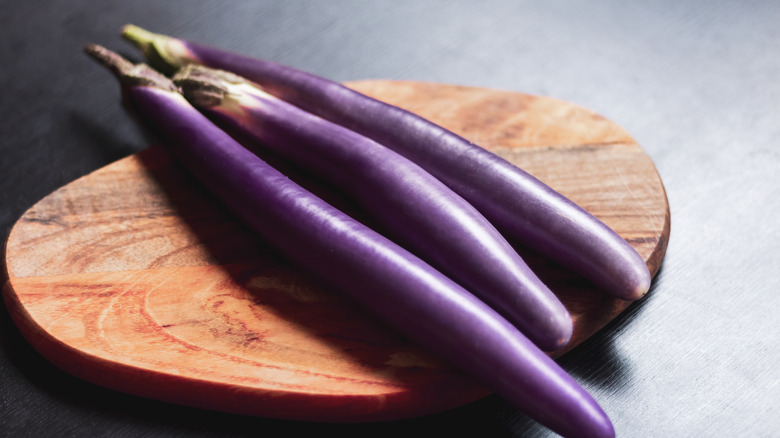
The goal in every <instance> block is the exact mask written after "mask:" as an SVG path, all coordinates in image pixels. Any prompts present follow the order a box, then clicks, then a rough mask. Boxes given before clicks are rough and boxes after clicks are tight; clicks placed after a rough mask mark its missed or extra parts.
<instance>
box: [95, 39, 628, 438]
mask: <svg viewBox="0 0 780 438" xmlns="http://www.w3.org/2000/svg"><path fill="white" fill-rule="evenodd" d="M85 51H86V52H87V53H88V54H90V55H91V56H92V57H94V58H95V59H96V60H98V61H99V62H101V63H102V64H104V65H106V66H107V67H109V68H110V69H111V70H112V72H113V73H114V74H115V75H116V76H117V77H118V79H119V80H120V82H121V83H122V85H123V87H122V88H123V97H124V98H125V99H126V100H127V101H128V102H127V103H128V105H130V107H131V108H132V109H133V110H134V113H135V115H136V116H137V117H138V118H139V120H141V121H142V122H143V124H144V126H146V127H147V128H149V129H150V131H151V132H153V133H155V134H156V135H157V136H159V138H160V140H162V141H163V145H165V147H167V148H169V149H170V151H171V152H172V153H173V154H174V155H175V156H176V157H177V158H178V159H179V160H180V161H181V162H182V163H183V164H184V165H185V166H186V167H187V168H188V169H189V170H190V171H191V172H192V173H193V174H194V175H195V176H196V177H197V178H198V179H199V180H200V181H201V182H202V183H203V184H204V186H205V187H207V188H208V189H209V190H210V191H212V192H213V193H214V194H215V195H216V196H217V197H218V198H219V199H221V200H222V201H223V202H224V203H225V205H226V206H227V207H228V208H229V209H230V210H231V211H232V212H233V213H234V214H235V215H236V216H237V217H238V218H240V219H241V220H243V221H244V222H245V223H246V224H247V225H248V226H249V227H250V228H251V229H253V230H254V231H255V232H257V233H258V234H259V235H260V236H261V237H263V238H264V239H266V240H267V241H268V242H270V243H271V244H273V245H274V246H276V247H277V248H278V249H279V250H280V251H281V252H282V253H283V254H285V255H286V256H287V257H288V259H289V260H291V261H292V262H294V263H296V264H297V265H298V266H299V267H301V268H302V269H306V270H308V271H310V272H312V273H313V274H314V275H315V276H317V277H318V278H320V279H321V280H322V281H324V282H325V283H328V284H330V285H331V286H333V287H334V289H335V290H339V291H341V292H343V293H344V294H345V295H347V296H348V297H351V298H352V299H354V300H355V301H357V302H358V303H359V304H361V305H362V306H363V307H364V308H365V309H367V310H368V311H370V312H372V313H373V315H374V316H376V317H377V318H379V319H381V320H383V321H385V323H387V324H388V325H390V326H392V327H394V328H395V329H397V330H398V331H399V332H400V333H402V334H404V335H405V336H407V337H408V338H409V339H411V340H413V341H416V342H418V343H419V344H420V345H422V346H423V347H426V348H428V349H429V350H430V351H432V352H433V353H435V354H438V355H439V356H440V357H442V358H443V359H445V360H448V361H449V362H450V363H452V364H453V365H454V366H458V367H460V368H461V369H462V370H463V371H465V372H466V373H468V374H470V375H471V376H473V377H474V378H475V379H477V380H478V381H479V382H481V383H482V384H483V385H485V386H486V387H487V388H490V389H491V390H493V391H495V392H496V393H497V394H498V395H500V396H502V397H504V398H505V399H506V400H507V401H508V402H510V403H512V404H513V405H514V406H515V407H516V408H518V409H519V410H521V411H523V412H526V413H527V414H528V415H529V416H530V417H531V418H534V419H536V420H537V421H539V422H540V423H541V424H543V425H545V426H547V427H549V428H550V429H551V430H553V431H555V432H557V433H559V434H561V435H563V436H569V437H594V438H595V437H599V438H600V437H614V434H615V432H614V428H613V426H612V424H611V422H610V421H609V419H608V417H607V416H606V414H605V413H604V412H603V410H602V409H601V408H600V407H599V406H598V404H597V403H596V401H595V400H594V399H593V398H592V397H591V396H590V395H589V394H588V393H587V392H586V391H585V390H584V389H583V388H582V387H580V386H579V385H578V384H577V383H576V382H575V381H574V379H572V378H571V377H570V376H569V375H568V374H566V372H565V371H564V370H563V369H562V368H560V366H558V365H557V364H556V363H555V361H553V360H552V359H550V358H549V357H548V356H547V355H546V354H545V353H544V352H542V351H541V350H540V349H539V348H538V347H536V346H535V345H534V344H533V343H532V342H531V341H530V340H528V339H527V338H526V337H525V336H524V335H523V334H522V333H520V332H519V331H518V330H517V329H516V328H515V327H514V326H512V325H511V324H510V323H509V322H508V321H507V320H506V319H504V318H503V317H502V316H500V315H499V314H498V313H496V312H495V311H494V310H493V309H491V308H490V307H488V306H487V305H486V304H484V303H483V302H482V301H480V300H478V299H477V298H476V297H474V296H473V295H472V294H470V293H469V292H467V291H466V290H465V289H463V288H462V287H460V286H459V285H457V284H456V283H455V282H453V281H452V280H450V279H449V278H448V277H446V276H444V275H442V274H441V273H440V272H438V271H436V270H435V269H433V268H432V267H431V266H430V265H428V264H426V263H425V262H423V261H422V260H420V259H419V258H417V257H415V256H414V255H412V254H411V253H409V252H408V251H406V250H404V249H403V248H401V247H400V246H398V245H396V244H395V243H393V242H392V241H390V240H388V239H387V238H385V237H383V236H381V235H380V234H378V233H376V232H375V231H373V230H371V229H370V228H368V227H366V226H364V225H362V224H361V223H359V222H357V221H356V220H354V219H352V218H351V217H349V216H347V215H346V214H344V213H342V212H341V211H339V210H337V209H335V208H333V207H332V206H330V205H329V204H327V203H325V202H324V201H322V200H321V199H319V198H317V197H316V196H314V195H313V194H312V193H311V192H308V191H306V190H305V189H303V188H302V187H301V186H299V185H297V184H295V183H294V182H292V181H291V180H290V179H289V178H287V177H286V176H284V175H283V174H281V173H280V172H278V171H277V170H276V169H274V168H272V167H271V166H269V165H268V164H267V163H265V162H264V161H262V160H261V159H260V158H258V157H257V156H256V155H254V154H252V153H251V152H250V151H248V150H247V149H245V148H244V147H242V146H241V145H239V144H238V143H236V142H235V141H234V140H233V139H232V138H231V137H230V136H229V135H227V134H226V133H225V132H224V131H222V130H221V129H219V128H218V127H217V126H216V125H214V124H213V123H211V122H210V121H209V120H208V119H207V118H206V117H205V116H203V115H202V114H201V113H200V112H198V111H197V110H196V109H195V108H194V107H192V106H191V105H190V104H189V103H188V102H187V101H186V99H184V97H183V96H181V95H180V94H179V93H177V92H176V91H172V90H170V89H168V86H167V85H165V84H164V83H162V84H159V85H158V84H155V83H154V82H151V83H149V82H145V83H138V82H137V81H133V80H129V79H128V77H127V75H126V74H125V73H126V71H125V67H126V64H123V63H120V62H118V61H117V59H118V58H121V57H119V55H116V54H114V53H112V52H108V51H107V50H106V49H104V48H102V47H100V46H96V45H90V46H87V47H86V48H85ZM131 66H132V65H131ZM133 67H137V66H133ZM141 75H142V76H143V74H141Z"/></svg>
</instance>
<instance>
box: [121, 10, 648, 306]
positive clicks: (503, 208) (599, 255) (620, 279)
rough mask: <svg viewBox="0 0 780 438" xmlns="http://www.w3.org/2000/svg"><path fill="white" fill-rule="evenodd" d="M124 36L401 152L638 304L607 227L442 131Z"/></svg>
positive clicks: (311, 86)
mask: <svg viewBox="0 0 780 438" xmlns="http://www.w3.org/2000/svg"><path fill="white" fill-rule="evenodd" d="M122 35H123V37H125V38H126V39H127V40H129V41H130V42H132V43H133V44H135V45H136V46H137V47H139V48H140V49H141V50H142V51H143V52H144V54H145V56H146V57H147V59H149V60H150V62H153V65H155V66H159V67H160V68H164V69H167V70H176V69H178V68H180V67H181V66H183V65H186V64H191V63H195V64H202V65H205V66H207V67H212V68H216V69H221V70H227V71H230V72H233V73H235V74H238V75H240V76H243V77H245V78H247V79H249V80H251V81H253V82H256V83H257V84H259V85H260V86H262V87H263V89H265V90H266V91H267V92H269V93H270V94H273V95H275V96H277V97H279V98H281V99H283V100H285V101H288V102H290V103H292V104H294V105H296V106H299V107H301V108H303V109H304V110H306V111H309V112H311V113H314V114H316V115H318V116H320V117H323V118H325V119H327V120H330V121H332V122H334V123H337V124H339V125H342V126H345V127H347V128H349V129H352V130H354V131H357V132H359V133H360V134H362V135H365V136H367V137H370V138H372V139H373V140H375V141H377V142H379V143H381V144H383V145H385V146H387V147H389V148H391V149H393V150H395V151H397V152H399V153H400V154H401V155H404V156H406V157H407V158H409V159H411V160H412V161H414V162H416V163H417V164H419V165H421V166H422V167H423V168H425V169H426V170H427V171H429V172H430V173H431V174H433V175H434V176H435V177H437V178H439V179H440V180H442V181H443V182H444V183H445V184H447V185H449V186H450V187H451V188H452V189H453V190H454V191H455V192H457V193H458V194H460V195H461V196H463V197H464V198H465V199H466V200H467V201H469V202H470V203H471V204H472V205H474V206H475V207H476V208H477V209H478V210H479V211H480V212H481V213H482V214H483V215H484V216H485V217H486V218H487V219H488V220H490V221H491V222H492V223H493V224H494V225H495V226H496V227H497V228H498V229H499V230H500V231H501V232H502V233H504V234H505V235H506V236H507V237H508V238H510V239H512V240H515V241H517V242H518V243H520V244H522V245H524V246H527V247H529V248H531V249H533V250H534V251H536V252H538V253H540V254H543V255H544V256H546V257H549V258H550V259H552V260H555V261H557V262H558V263H560V264H562V265H563V266H566V267H568V268H569V269H571V270H573V271H575V272H577V273H579V274H580V275H582V276H583V277H585V278H587V279H588V280H590V281H591V282H592V283H593V284H595V285H596V286H597V287H599V288H600V289H601V290H602V291H604V292H605V293H607V294H610V295H613V296H615V297H617V298H621V299H624V300H636V299H639V298H641V297H642V296H644V294H645V293H646V292H647V291H648V290H649V288H650V284H651V281H652V276H651V274H650V271H649V270H648V268H647V265H646V263H645V261H644V260H643V259H642V257H641V256H639V254H637V252H636V251H635V250H634V249H633V247H631V245H630V244H628V243H627V242H626V241H625V240H624V239H623V238H622V237H620V235H618V234H617V233H616V232H615V231H614V230H612V229H610V228H609V227H608V226H606V225H605V224H604V223H603V222H601V221H600V220H599V219H598V218H596V217H595V216H593V215H591V214H590V213H588V212H587V211H586V210H585V209H583V208H581V207H580V206H578V205H577V204H575V203H574V202H572V201H571V200H569V199H567V198H566V197H564V196H563V195H561V194H560V193H558V192H556V191H555V190H553V189H552V188H550V187H549V186H547V185H546V184H544V183H542V182H541V181H539V180H538V179H537V178H535V177H533V176H532V175H530V174H528V173H527V172H525V171H523V170H522V169H520V168H518V167H517V166H515V165H513V164H512V163H510V162H508V161H507V160H505V159H503V158H501V157H499V156H498V155H496V154H493V153H491V152H489V151H487V150H485V149H484V148H482V147H479V146H478V145H475V144H473V143H471V142H470V141H468V140H466V139H464V138H463V137H461V136H459V135H457V134H455V133H453V132H451V131H448V130H446V129H444V128H442V127H441V126H438V125H436V124H434V123H432V122H430V121H428V120H426V119H423V118H421V117H419V116H417V115H415V114H413V113H411V112H409V111H406V110H403V109H401V108H398V107H396V106H393V105H389V104H387V103H384V102H381V101H378V100H376V99H373V98H371V97H369V96H366V95H364V94H361V93H359V92H357V91H355V90H352V89H350V88H348V87H346V86H344V85H342V84H339V83H337V82H334V81H330V80H328V79H325V78H322V77H319V76H316V75H313V74H310V73H307V72H304V71H301V70H297V69H294V68H292V67H288V66H285V65H281V64H278V63H274V62H271V61H266V60H261V59H256V58H252V57H248V56H243V55H239V54H236V53H232V52H228V51H225V50H221V49H217V48H214V47H210V46H206V45H202V44H198V43H195V42H192V41H185V40H181V39H177V38H173V37H169V36H166V35H161V34H156V33H152V32H149V31H146V30H143V29H141V28H139V27H137V26H133V25H127V26H125V27H124V28H123V30H122ZM465 175H469V176H468V177H466V176H465ZM540 206H544V207H543V208H540Z"/></svg>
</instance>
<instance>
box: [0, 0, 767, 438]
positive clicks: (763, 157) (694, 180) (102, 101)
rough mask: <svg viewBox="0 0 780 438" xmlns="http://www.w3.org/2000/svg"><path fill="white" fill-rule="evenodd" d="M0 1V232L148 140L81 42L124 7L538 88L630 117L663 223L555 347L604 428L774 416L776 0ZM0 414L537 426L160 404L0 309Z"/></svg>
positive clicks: (386, 65) (31, 423)
mask: <svg viewBox="0 0 780 438" xmlns="http://www.w3.org/2000/svg"><path fill="white" fill-rule="evenodd" d="M626 3H628V2H621V1H601V2H574V1H558V2H549V3H547V4H541V3H537V2H515V1H512V2H510V1H506V2H499V1H488V0H480V1H473V2H465V1H459V2H442V1H428V2H420V1H411V0H404V1H397V0H395V1H382V2H359V1H329V2H314V1H310V2H305V1H281V0H280V1H265V2H252V3H250V2H246V3H243V2H242V3H238V2H234V3H230V4H228V3H227V2H184V1H175V2H155V1H138V2H118V1H114V2H90V1H83V0H80V1H73V0H71V1H67V2H55V1H35V2H10V1H4V2H3V4H2V6H3V8H2V11H3V12H2V15H0V60H1V61H0V63H1V65H2V66H1V67H0V92H2V103H0V111H2V115H1V116H0V148H2V149H1V150H2V155H0V157H1V158H0V206H1V208H0V232H1V233H2V237H3V240H4V239H5V236H6V235H7V232H8V230H9V229H10V226H11V225H12V224H13V222H14V221H15V220H16V219H17V218H18V217H19V216H20V215H21V214H22V213H23V212H24V210H25V209H26V208H28V207H30V206H31V205H33V204H34V203H35V202H37V201H38V200H39V199H40V198H42V197H43V196H45V195H46V194H47V193H49V192H51V191H53V190H55V189H57V188H58V187H60V186H61V185H63V184H65V183H67V182H69V181H72V180H74V179H75V178H77V177H79V176H81V175H84V174H86V173H88V172H90V171H92V170H95V169H97V168H100V167H102V166H104V165H105V164H107V163H109V162H111V161H114V160H116V159H119V158H121V157H123V156H126V155H128V154H131V153H134V152H137V151H139V150H141V149H143V148H144V147H146V146H147V145H148V144H149V142H148V140H147V139H146V138H145V137H144V136H143V135H142V134H141V133H140V132H139V130H138V128H137V127H136V125H135V124H134V123H133V122H132V121H131V120H130V119H129V118H128V117H127V115H126V114H125V113H123V112H122V110H121V109H120V106H119V105H118V90H117V85H116V83H115V82H114V80H113V79H112V78H110V77H109V75H107V74H106V72H105V71H103V70H102V69H100V68H98V67H97V66H96V65H95V64H93V63H92V61H90V60H88V59H87V58H86V57H85V56H84V55H82V54H81V46H82V45H83V44H84V43H87V42H98V43H102V44H105V45H107V46H108V47H110V48H114V49H120V50H122V51H124V52H126V53H128V54H133V53H134V52H133V51H132V50H131V49H130V47H129V46H128V45H125V44H124V43H123V42H121V41H120V40H119V39H118V37H117V29H118V28H119V27H120V26H121V25H122V24H125V23H127V22H132V23H135V24H138V25H141V26H144V27H147V28H149V29H152V30H157V31H160V32H165V33H169V34H173V35H177V36H182V37H187V38H191V39H195V40H199V41H203V42H208V43H211V44H213V45H218V46H222V47H226V48H231V49H234V50H236V51H240V52H244V53H248V54H254V55H257V56H262V57H266V58H270V59H274V60H276V61H279V62H283V63H287V64H291V65H294V66H297V67H300V68H303V69H306V70H310V71H313V72H316V73H319V74H321V75H323V76H326V77H330V78H332V79H336V80H351V79H365V78H389V79H412V80H422V81H439V82H445V83H454V84H463V85H474V86H486V87H493V88H503V89H507V90H514V91H521V92H525V93H531V94H542V95H548V96H552V97H556V98H560V99H564V100H568V101H571V102H574V103H577V104H579V105H582V106H585V107H588V108H591V109H593V110H595V111H597V112H599V113H601V114H602V115H604V116H606V117H608V118H610V119H612V120H614V121H616V122H618V123H619V124H621V125H622V126H624V127H625V128H627V129H628V131H629V132H631V133H632V134H633V135H634V137H635V138H636V139H637V140H638V141H639V143H640V144H641V145H643V147H644V148H645V149H646V151H647V152H648V154H649V155H650V156H651V157H652V158H653V160H654V161H655V163H656V165H657V167H658V170H659V172H660V174H661V176H662V178H663V180H664V183H665V185H666V189H667V191H668V196H669V200H670V204H671V211H672V235H671V240H670V245H669V249H668V253H667V257H666V260H665V262H664V265H663V268H662V270H661V272H660V274H659V275H658V277H657V278H656V280H655V283H654V286H653V288H652V290H651V292H650V294H649V295H648V296H647V297H646V298H645V299H643V300H642V301H641V302H639V303H637V304H635V305H634V306H632V307H631V308H629V310H628V311H627V312H626V313H625V314H624V315H623V316H622V317H620V318H619V319H618V320H617V321H615V322H614V323H612V324H610V325H609V326H608V327H607V328H605V329H604V330H602V331H601V332H600V333H599V334H597V335H596V336H595V337H593V338H592V339H590V340H589V341H588V342H587V343H585V344H583V345H582V346H580V347H578V348H577V349H575V350H574V351H572V352H571V353H570V354H567V355H566V356H564V357H563V358H562V359H561V360H560V363H561V364H562V365H563V366H564V367H565V368H566V369H567V370H568V371H569V372H571V373H572V374H573V375H574V376H575V377H576V378H577V379H578V380H579V381H580V382H581V383H582V384H583V385H584V386H585V387H586V388H587V389H588V390H589V391H591V392H592V393H593V394H594V396H595V397H596V398H597V399H598V400H599V401H600V402H601V404H602V406H603V407H604V409H605V410H606V411H607V412H608V413H609V415H610V417H611V418H612V420H613V421H614V423H615V427H616V429H617V431H618V434H619V435H620V436H624V437H659V436H708V437H709V436H718V437H721V436H722V437H734V436H740V437H756V436H760V437H769V436H780V420H779V419H778V418H780V412H778V411H779V410H780V409H778V408H779V407H780V384H779V383H780V371H778V368H777V367H778V362H779V361H778V359H780V355H779V354H778V347H780V345H778V344H780V336H778V324H777V323H778V319H779V318H778V313H777V312H778V308H780V294H779V293H778V290H780V231H779V230H780V227H778V226H777V225H778V221H779V219H778V218H780V182H778V181H779V180H778V178H777V175H778V174H780V144H779V143H780V25H779V24H778V23H780V3H778V2H775V1H771V0H767V1H748V2H725V1H710V2H705V1H693V2H676V1H650V2H631V4H630V5H627V4H626ZM0 327H1V328H0V435H2V436H15V437H18V436H34V437H47V436H74V437H101V436H110V437H125V436H127V437H129V436H145V437H171V436H182V437H184V436H187V437H189V436H193V437H208V436H225V437H239V436H299V435H300V436H304V435H315V436H320V435H324V434H325V433H326V432H336V433H338V434H340V435H342V436H377V435H381V436H384V435H388V436H423V435H425V436H428V435H432V434H433V433H436V435H437V436H441V435H445V436H446V435H449V436H512V437H516V436H547V435H548V434H549V432H547V431H546V430H544V429H542V428H540V427H537V426H535V425H534V424H533V422H531V421H529V420H528V419H527V418H525V417H524V416H522V415H521V414H518V413H517V412H516V411H515V410H513V409H512V408H511V407H510V406H508V405H507V404H506V403H504V402H503V401H502V400H501V399H499V398H497V397H488V398H486V399H483V400H481V401H478V402H476V403H473V404H471V405H468V406H465V407H463V408H459V409H456V410H454V411H450V412H445V413H442V414H439V415H434V416H430V417H424V418H419V419H415V420H408V421H401V422H394V423H390V424H381V425H377V424H365V425H324V424H308V423H297V422H287V421H276V420H266V419H258V418H248V417H241V416H234V415H227V414H220V413H213V412H206V411H199V410H195V409H190V408H185V407H180V406H173V405H168V404H164V403H160V402H155V401H150V400H146V399H140V398H136V397H132V396H128V395H125V394H121V393H116V392H113V391H110V390H106V389H103V388H100V387H96V386H94V385H91V384H89V383H85V382H83V381H81V380H78V379H75V378H73V377H71V376H69V375H67V374H65V373H64V372H62V371H60V370H58V369H57V368H55V367H53V366H52V365H50V364H49V363H48V362H46V361H45V360H44V359H42V358H41V357H40V356H39V355H38V354H37V353H36V352H35V351H34V350H32V349H31V348H30V347H29V346H28V345H27V343H26V342H25V341H24V340H23V338H22V337H21V335H20V334H19V332H18V331H17V330H16V328H15V326H14V325H13V324H12V322H11V321H10V319H9V317H8V314H7V312H6V311H5V310H4V309H3V310H2V311H0Z"/></svg>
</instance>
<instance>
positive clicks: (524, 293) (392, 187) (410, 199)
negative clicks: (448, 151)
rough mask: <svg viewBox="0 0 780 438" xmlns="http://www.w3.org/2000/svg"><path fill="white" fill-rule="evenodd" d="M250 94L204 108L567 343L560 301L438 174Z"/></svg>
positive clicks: (568, 325) (540, 338)
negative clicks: (223, 106)
mask: <svg viewBox="0 0 780 438" xmlns="http://www.w3.org/2000/svg"><path fill="white" fill-rule="evenodd" d="M234 92H235V91H234ZM184 94H185V96H187V93H186V91H185V93H184ZM246 98H247V99H252V101H253V102H255V103H256V104H253V105H244V106H242V109H243V111H242V112H241V113H239V112H237V111H224V110H220V107H213V108H201V111H203V112H204V113H205V114H206V115H208V116H209V117H210V118H212V119H213V120H216V121H217V123H218V125H220V126H221V127H222V128H223V129H225V130H226V131H227V132H229V133H230V134H231V135H233V136H234V137H235V138H240V139H241V142H242V143H244V144H247V145H249V146H250V147H260V148H263V149H268V150H271V151H273V152H275V153H277V154H278V155H280V156H282V157H284V158H286V159H288V160H289V161H290V162H292V163H294V164H295V165H298V166H300V167H302V168H304V169H306V170H307V171H310V172H313V173H315V174H317V175H319V176H320V177H322V178H323V179H324V180H326V181H328V182H329V183H332V184H334V185H335V186H336V187H338V188H340V189H341V190H343V191H344V192H345V193H348V194H350V195H351V196H352V197H353V199H355V200H357V201H358V203H359V204H360V205H361V207H362V208H363V209H364V210H365V212H366V213H367V214H368V215H369V217H370V218H371V219H372V220H373V221H375V222H376V223H378V224H379V225H380V226H381V227H382V228H383V229H384V230H387V231H388V233H389V235H390V237H391V238H392V239H393V240H394V241H396V242H399V243H401V245H402V246H404V247H405V248H407V249H409V250H411V251H412V252H413V253H414V254H416V255H417V256H419V257H420V258H422V259H423V260H425V261H426V262H428V263H430V264H432V265H433V266H434V267H435V268H437V269H439V270H440V271H442V272H443V273H444V274H446V275H447V276H449V277H450V278H452V279H454V280H455V281H457V282H458V283H460V284H461V285H462V286H464V287H465V288H466V289H468V290H469V291H471V292H473V293H474V294H475V295H477V296H478V297H480V298H481V299H482V300H483V301H485V302H486V303H487V304H489V305H490V306H491V307H493V308H494V309H496V310H498V312H499V313H501V314H502V315H504V316H505V317H506V318H507V319H508V320H509V321H510V322H511V323H513V324H514V325H515V326H517V327H518V328H520V330H521V331H522V332H523V333H524V334H525V335H526V336H527V337H528V338H529V339H531V340H532V341H533V342H534V343H535V344H536V345H537V346H539V348H541V349H543V350H547V351H552V350H556V349H558V348H561V347H563V346H564V345H566V344H567V343H568V341H569V339H570V338H571V334H572V329H573V327H572V320H571V316H570V315H569V312H568V311H567V310H566V308H565V307H564V306H563V304H561V302H560V301H559V300H558V298H557V297H556V296H555V295H554V294H553V293H552V292H551V291H550V290H549V289H548V288H547V286H545V285H544V284H543V283H542V282H541V281H540V280H539V278H538V277H537V276H536V275H535V274H534V273H533V271H531V269H530V268H529V267H528V266H527V265H526V264H525V262H524V261H523V260H522V259H521V258H520V256H519V255H518V254H517V252H516V251H515V250H514V248H512V246H511V245H510V244H509V243H508V242H507V241H506V240H505V239H504V237H503V236H502V235H501V234H500V233H499V232H498V230H496V229H495V227H493V225H492V224H491V223H490V222H488V221H487V219H485V218H484V217H483V216H482V215H481V214H480V213H479V212H478V211H477V210H476V209H475V208H474V207H473V206H472V205H471V204H469V203H468V202H466V201H465V200H464V199H463V198H461V197H460V196H459V195H457V194H456V193H454V192H453V191H452V190H451V189H449V188H448V187H447V186H446V185H444V184H443V183H442V182H441V181H439V180H438V179H436V178H434V177H433V176H432V175H431V174H429V173H428V172H426V171H425V170H424V169H422V168H421V167H420V166H418V165H416V164H415V163H413V162H412V161H410V160H408V159H406V158H404V157H403V156H401V155H399V154H398V153H396V152H394V151H392V150H390V149H388V148H386V147H383V146H382V145H380V144H378V143H376V142H375V141H373V140H371V139H369V138H367V137H364V136H362V135H359V134H357V133H355V132H354V131H350V130H348V129H346V128H344V127H342V126H340V125H336V124H334V123H331V122H328V121H327V120H324V119H322V118H320V117H316V116H314V115H312V114H310V113H307V112H305V111H303V110H301V109H299V108H297V107H295V106H293V105H291V104H289V103H286V102H284V101H282V100H280V99H278V98H275V97H273V96H270V95H265V96H263V97H260V96H255V95H252V96H251V97H250V96H248V95H247V96H246ZM194 101H196V102H197V99H194ZM241 101H242V102H246V100H245V99H242V100H241Z"/></svg>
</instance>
